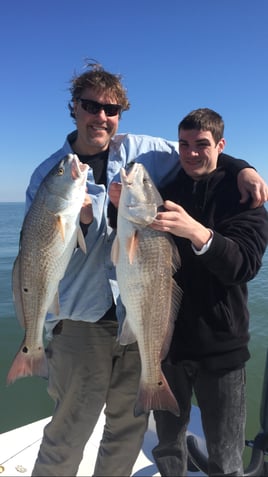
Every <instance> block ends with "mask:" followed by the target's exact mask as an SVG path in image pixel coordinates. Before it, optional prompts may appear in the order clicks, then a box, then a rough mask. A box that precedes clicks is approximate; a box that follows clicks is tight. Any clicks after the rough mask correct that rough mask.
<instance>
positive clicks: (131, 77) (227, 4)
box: [0, 0, 268, 201]
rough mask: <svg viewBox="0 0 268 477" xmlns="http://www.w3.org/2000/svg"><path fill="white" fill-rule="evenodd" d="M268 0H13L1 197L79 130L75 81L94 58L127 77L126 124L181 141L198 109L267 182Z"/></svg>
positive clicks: (18, 193) (6, 14)
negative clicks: (215, 120)
mask: <svg viewBox="0 0 268 477" xmlns="http://www.w3.org/2000/svg"><path fill="white" fill-rule="evenodd" d="M267 20H268V2H267V0H255V1H254V2H252V1H250V0H222V1H220V0H203V1H200V0H192V1H191V2H189V1H183V0H135V1H134V0H133V1H130V0H113V1H110V0H102V1H94V0H45V1H43V0H3V1H2V2H1V17H0V44H1V75H0V82H1V88H0V91H1V111H0V115H1V149H2V157H1V174H0V201H24V197H25V189H26V187H27V185H28V182H29V179H30V175H31V173H32V172H33V170H34V168H35V167H36V166H37V165H38V164H39V163H40V162H41V161H42V160H44V159H45V158H46V157H48V156H49V155H50V154H52V153H53V152H54V151H55V150H57V149H58V148H59V147H61V145H62V144H63V142H64V139H65V136H66V135H67V134H68V132H70V131H71V130H73V129H74V123H73V122H72V120H71V118H70V116H69V112H68V108H67V104H68V101H69V91H68V87H69V81H70V79H71V77H72V76H73V74H74V73H75V72H76V73H80V72H82V69H83V66H84V62H85V58H95V59H96V60H98V62H100V63H102V65H103V66H104V67H105V68H106V69H108V70H109V71H111V72H113V73H120V74H121V75H122V76H123V82H124V85H125V87H126V88H127V90H128V95H129V99H130V102H131V109H130V110H129V111H127V112H125V113H124V114H123V116H122V119H121V122H120V128H119V132H132V133H137V134H139V133H141V134H150V135H154V136H162V137H166V138H168V139H173V140H176V139H177V125H178V123H179V121H180V119H182V117H183V116H184V115H185V114H187V113H188V112H189V111H190V110H192V109H195V108H198V107H209V108H212V109H215V110H216V111H218V112H219V113H220V114H221V115H222V116H223V118H224V120H225V138H226V140H227V147H226V149H225V151H226V152H227V153H229V154H232V155H234V156H237V157H242V158H244V159H246V160H248V161H249V162H250V163H251V164H253V165H254V166H255V167H256V168H257V170H258V171H259V172H260V173H261V175H262V176H263V177H264V178H265V179H266V181H268V166H267V163H268V157H267V148H266V146H267V141H268V132H267V129H268V116H267V111H268V93H267V92H268V82H267V77H268V28H267Z"/></svg>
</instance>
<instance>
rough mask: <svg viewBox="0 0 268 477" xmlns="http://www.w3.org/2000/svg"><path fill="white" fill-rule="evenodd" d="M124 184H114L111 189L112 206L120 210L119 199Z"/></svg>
mask: <svg viewBox="0 0 268 477" xmlns="http://www.w3.org/2000/svg"><path fill="white" fill-rule="evenodd" d="M121 190H122V184H121V182H112V183H111V185H110V188H109V197H110V201H111V202H112V204H113V205H114V206H115V207H116V208H117V209H118V206H119V199H120V195H121Z"/></svg>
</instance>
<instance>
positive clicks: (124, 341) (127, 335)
mask: <svg viewBox="0 0 268 477" xmlns="http://www.w3.org/2000/svg"><path fill="white" fill-rule="evenodd" d="M119 341H120V344H121V345H128V344H131V343H135V341H137V338H136V336H135V334H134V333H133V331H132V329H131V328H130V325H129V323H128V320H127V318H125V320H124V323H123V325H122V331H121V334H120V338H119Z"/></svg>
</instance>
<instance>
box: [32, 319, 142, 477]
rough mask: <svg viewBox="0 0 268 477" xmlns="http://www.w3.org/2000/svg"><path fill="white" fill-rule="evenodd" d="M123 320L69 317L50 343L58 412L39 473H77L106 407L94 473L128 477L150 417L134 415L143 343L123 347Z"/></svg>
mask: <svg viewBox="0 0 268 477" xmlns="http://www.w3.org/2000/svg"><path fill="white" fill-rule="evenodd" d="M117 329H118V327H117V323H114V322H112V321H100V322H99V323H95V324H94V323H86V322H81V321H80V322H77V321H71V320H64V321H63V328H62V331H61V332H60V333H59V334H55V335H54V337H53V339H52V341H51V343H50V345H49V347H48V363H49V385H48V392H49V395H50V396H51V397H52V399H54V401H55V412H54V414H53V417H52V420H51V422H50V423H49V424H48V425H47V426H46V427H45V429H44V435H43V439H42V442H41V446H40V450H39V454H38V457H37V460H36V463H35V466H34V469H33V473H32V475H33V476H38V477H40V476H57V477H58V476H69V477H70V476H75V475H76V474H77V471H78V467H79V464H80V461H81V460H82V457H83V450H84V447H85V444H86V443H87V441H88V439H89V437H90V436H91V434H92V432H93V430H94V427H95V425H96V423H97V421H98V418H99V416H100V413H101V411H102V408H103V406H105V426H104V431H103V436H102V440H101V442H100V446H99V452H98V455H97V459H96V464H95V469H94V476H110V477H111V476H116V477H118V476H124V477H126V476H128V475H130V474H131V471H132V467H133V465H134V463H135V461H136V459H137V456H138V454H139V451H140V449H141V446H142V443H143V438H144V433H145V431H146V429H147V421H148V416H147V415H145V414H143V415H141V416H139V417H134V413H133V410H134V404H135V400H136V394H137V389H138V385H139V379H140V357H139V351H138V347H137V343H134V344H131V345H128V346H121V345H120V344H119V342H118V340H117Z"/></svg>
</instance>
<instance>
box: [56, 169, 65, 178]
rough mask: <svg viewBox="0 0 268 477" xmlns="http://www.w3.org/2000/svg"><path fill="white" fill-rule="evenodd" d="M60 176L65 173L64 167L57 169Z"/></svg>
mask: <svg viewBox="0 0 268 477" xmlns="http://www.w3.org/2000/svg"><path fill="white" fill-rule="evenodd" d="M57 174H58V176H62V175H63V174H64V167H59V168H58V171H57Z"/></svg>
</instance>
